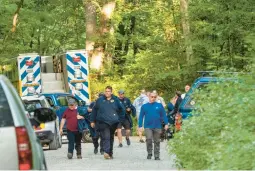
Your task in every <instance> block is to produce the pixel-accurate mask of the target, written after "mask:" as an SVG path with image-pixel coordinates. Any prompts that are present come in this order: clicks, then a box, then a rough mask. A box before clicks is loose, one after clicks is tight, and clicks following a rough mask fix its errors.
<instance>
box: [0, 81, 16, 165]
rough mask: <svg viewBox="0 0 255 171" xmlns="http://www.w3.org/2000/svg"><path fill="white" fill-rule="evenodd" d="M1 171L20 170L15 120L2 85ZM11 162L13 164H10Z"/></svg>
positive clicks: (0, 119) (0, 125) (0, 121)
mask: <svg viewBox="0 0 255 171" xmlns="http://www.w3.org/2000/svg"><path fill="white" fill-rule="evenodd" d="M0 152H1V153H0V159H1V160H0V170H18V168H19V161H18V151H17V141H16V130H15V123H14V118H13V116H12V112H11V110H10V105H9V103H8V101H7V98H6V95H5V92H4V90H3V89H2V87H1V85H0ZM10 161H11V162H10Z"/></svg>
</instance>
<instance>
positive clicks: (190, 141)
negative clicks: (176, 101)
mask: <svg viewBox="0 0 255 171" xmlns="http://www.w3.org/2000/svg"><path fill="white" fill-rule="evenodd" d="M237 80H238V81H235V82H233V81H230V82H223V83H215V84H209V85H208V88H207V89H206V90H204V91H203V90H201V91H199V92H196V93H195V95H194V99H195V101H196V110H195V111H194V112H193V114H194V115H195V116H193V117H192V118H190V119H188V120H185V121H184V122H183V129H182V131H180V132H179V133H177V134H176V136H175V138H174V139H173V140H172V141H170V143H169V144H170V146H171V149H172V150H171V152H172V153H174V154H175V155H176V158H177V161H176V164H177V165H178V166H180V167H181V168H183V169H189V170H198V169H203V170H204V169H210V170H229V169H231V170H251V169H253V170H254V169H255V79H254V73H253V75H252V74H249V75H246V76H244V75H243V76H240V77H238V78H237Z"/></svg>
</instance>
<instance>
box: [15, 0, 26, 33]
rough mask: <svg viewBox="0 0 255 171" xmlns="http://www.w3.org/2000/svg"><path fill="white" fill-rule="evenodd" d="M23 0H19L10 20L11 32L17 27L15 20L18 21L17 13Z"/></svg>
mask: <svg viewBox="0 0 255 171" xmlns="http://www.w3.org/2000/svg"><path fill="white" fill-rule="evenodd" d="M23 2H24V0H20V2H19V4H18V8H17V10H16V11H15V13H14V16H13V21H12V32H13V33H14V32H15V31H16V27H17V22H18V15H19V11H20V9H21V7H22V5H23Z"/></svg>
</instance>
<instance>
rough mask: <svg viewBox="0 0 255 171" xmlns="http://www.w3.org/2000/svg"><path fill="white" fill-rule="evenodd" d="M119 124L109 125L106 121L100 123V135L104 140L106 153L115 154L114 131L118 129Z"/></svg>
mask: <svg viewBox="0 0 255 171" xmlns="http://www.w3.org/2000/svg"><path fill="white" fill-rule="evenodd" d="M117 125H118V123H116V124H113V125H109V124H107V123H104V122H100V123H98V127H99V131H100V135H101V138H102V141H103V150H104V152H105V153H107V154H109V155H112V154H113V143H114V133H115V131H116V129H117Z"/></svg>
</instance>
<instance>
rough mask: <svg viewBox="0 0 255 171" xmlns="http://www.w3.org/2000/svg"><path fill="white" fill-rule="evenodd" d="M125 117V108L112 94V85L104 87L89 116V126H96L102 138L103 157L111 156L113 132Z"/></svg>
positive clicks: (109, 157) (110, 157) (108, 157)
mask: <svg viewBox="0 0 255 171" xmlns="http://www.w3.org/2000/svg"><path fill="white" fill-rule="evenodd" d="M124 117H125V109H124V107H123V105H122V104H121V103H120V101H119V99H118V98H116V97H115V96H113V95H112V87H111V86H107V87H106V88H105V94H104V96H103V97H100V98H98V99H97V100H96V104H95V106H94V107H93V109H92V113H91V116H90V120H91V127H92V128H95V124H96V123H97V124H98V128H99V131H100V134H101V137H102V140H103V150H104V158H105V159H112V158H113V142H114V133H115V131H116V128H117V126H118V124H119V122H120V121H122V120H123V119H124Z"/></svg>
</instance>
